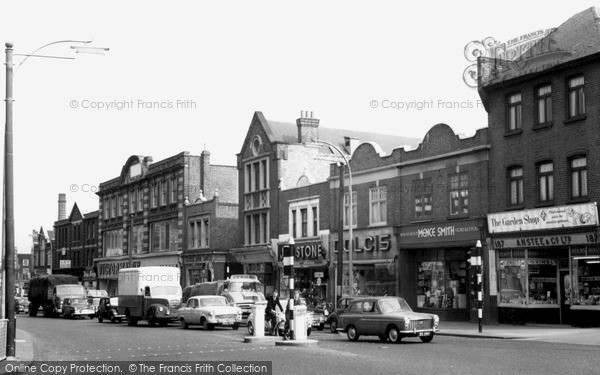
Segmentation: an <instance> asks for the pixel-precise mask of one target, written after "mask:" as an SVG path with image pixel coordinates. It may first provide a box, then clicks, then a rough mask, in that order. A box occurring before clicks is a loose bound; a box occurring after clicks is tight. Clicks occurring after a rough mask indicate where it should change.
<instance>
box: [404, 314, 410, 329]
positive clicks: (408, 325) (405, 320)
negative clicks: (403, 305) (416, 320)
mask: <svg viewBox="0 0 600 375" xmlns="http://www.w3.org/2000/svg"><path fill="white" fill-rule="evenodd" d="M409 328H410V318H409V317H406V318H404V329H409Z"/></svg>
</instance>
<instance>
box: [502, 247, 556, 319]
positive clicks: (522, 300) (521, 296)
mask: <svg viewBox="0 0 600 375" xmlns="http://www.w3.org/2000/svg"><path fill="white" fill-rule="evenodd" d="M499 258H500V260H499V268H500V270H499V271H500V285H499V290H500V306H505V307H506V306H514V307H529V306H534V305H535V306H537V305H546V306H549V307H550V305H552V306H553V307H555V306H558V299H557V298H558V297H557V291H558V283H557V281H558V279H557V267H558V262H557V259H556V258H554V257H553V256H552V253H549V252H545V251H543V250H505V251H500V252H499Z"/></svg>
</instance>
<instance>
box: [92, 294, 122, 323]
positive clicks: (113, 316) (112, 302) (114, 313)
mask: <svg viewBox="0 0 600 375" xmlns="http://www.w3.org/2000/svg"><path fill="white" fill-rule="evenodd" d="M118 303H119V297H111V298H109V297H101V298H100V302H99V303H98V311H97V312H96V316H97V317H98V323H102V321H104V320H105V319H106V320H110V322H111V323H115V322H119V323H121V322H122V321H123V319H125V315H121V314H119V311H118V309H117V304H118Z"/></svg>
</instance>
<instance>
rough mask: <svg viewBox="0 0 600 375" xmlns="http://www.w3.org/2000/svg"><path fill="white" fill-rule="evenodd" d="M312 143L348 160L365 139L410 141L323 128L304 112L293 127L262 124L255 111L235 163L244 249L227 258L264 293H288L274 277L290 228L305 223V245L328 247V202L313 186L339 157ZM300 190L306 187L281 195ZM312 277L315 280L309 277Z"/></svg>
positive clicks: (390, 143) (388, 144)
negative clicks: (238, 264)
mask: <svg viewBox="0 0 600 375" xmlns="http://www.w3.org/2000/svg"><path fill="white" fill-rule="evenodd" d="M314 141H326V142H329V143H331V144H333V145H334V146H335V147H337V148H338V149H340V150H341V152H343V153H344V154H345V155H348V156H349V155H351V154H352V152H353V151H354V150H355V149H356V147H357V146H358V145H359V144H360V143H362V142H366V141H375V142H377V143H378V144H379V145H381V146H382V147H383V148H385V149H387V150H391V149H393V148H395V147H399V146H402V145H405V144H410V143H414V140H412V139H410V138H404V137H398V136H389V135H377V134H372V133H367V132H357V131H350V130H342V129H331V128H323V127H320V121H319V120H318V119H316V118H314V117H313V116H312V113H311V114H309V113H308V112H302V114H301V116H300V118H298V119H297V120H296V123H286V122H278V121H272V120H267V119H266V118H265V117H264V116H263V114H262V113H261V112H255V113H254V116H253V118H252V121H251V123H250V127H249V129H248V132H247V134H246V138H245V140H244V143H243V145H242V148H241V151H240V153H239V154H238V165H237V167H238V172H239V173H238V176H239V187H240V189H239V202H240V205H239V242H240V243H241V244H243V246H241V247H239V248H237V249H234V250H233V251H232V254H233V255H234V256H235V257H236V259H238V261H240V262H241V263H243V264H244V272H246V273H252V274H256V275H257V276H258V277H259V279H260V280H261V281H262V282H263V283H264V284H265V285H266V290H265V291H266V292H267V293H270V291H272V290H273V289H275V288H278V289H280V291H281V292H282V294H287V290H286V285H285V284H283V285H282V284H281V280H283V279H279V278H278V275H279V274H280V272H279V271H280V270H279V267H278V266H280V264H279V263H278V257H279V256H278V249H277V248H278V246H279V245H280V244H282V243H286V242H287V241H288V240H289V238H290V235H293V230H294V229H293V228H296V231H298V232H300V236H301V235H302V234H303V233H302V231H303V230H304V229H303V225H304V224H305V230H306V234H307V236H306V241H309V242H310V243H308V244H307V246H308V247H310V246H313V247H318V246H321V248H322V249H323V248H327V246H326V245H324V244H323V239H322V236H324V235H326V233H327V230H328V229H329V228H327V227H324V226H323V224H325V223H327V221H326V220H325V219H323V218H325V217H328V216H329V215H330V213H329V212H327V211H329V200H328V199H327V198H326V194H325V196H323V195H322V194H324V193H325V192H324V190H323V188H322V187H312V185H314V184H319V183H322V182H325V181H327V179H328V177H329V172H330V164H331V163H334V162H337V161H341V160H342V159H341V156H339V155H338V154H337V151H335V150H334V149H332V148H331V147H329V146H324V145H323V144H321V143H316V142H314ZM305 186H311V187H307V188H306V189H300V190H298V191H297V192H289V193H284V191H286V190H290V189H296V188H301V187H305ZM306 194H309V195H306ZM303 195H305V196H303ZM313 198H314V199H313ZM292 211H293V213H292ZM282 215H283V216H282ZM294 218H295V219H294ZM315 219H316V220H315ZM294 220H295V224H294ZM290 232H292V233H290ZM298 232H297V233H298ZM309 233H310V235H309ZM317 272H321V271H317ZM317 275H320V274H317ZM312 279H314V280H312V281H313V282H315V283H316V282H317V281H319V280H317V278H315V277H314V273H313V275H312ZM320 282H321V283H324V284H327V282H328V280H324V278H323V277H321V280H320ZM307 285H310V281H309V280H308V278H307Z"/></svg>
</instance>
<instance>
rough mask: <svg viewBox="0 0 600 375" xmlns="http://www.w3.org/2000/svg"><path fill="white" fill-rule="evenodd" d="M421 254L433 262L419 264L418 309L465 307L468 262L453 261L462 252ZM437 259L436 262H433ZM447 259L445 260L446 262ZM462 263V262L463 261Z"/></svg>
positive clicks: (440, 251)
mask: <svg viewBox="0 0 600 375" xmlns="http://www.w3.org/2000/svg"><path fill="white" fill-rule="evenodd" d="M428 253H429V254H423V255H424V257H425V258H426V257H429V258H430V259H432V260H424V261H421V262H419V263H418V264H419V270H418V273H417V307H424V308H436V309H464V308H466V307H467V262H466V261H465V260H456V259H454V260H453V259H452V258H457V257H461V255H462V257H464V256H465V254H464V252H459V253H456V252H451V251H448V252H446V254H444V251H443V250H439V251H436V250H433V251H430V252H428ZM433 258H439V260H433ZM446 258H448V259H446ZM463 259H464V258H463Z"/></svg>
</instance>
